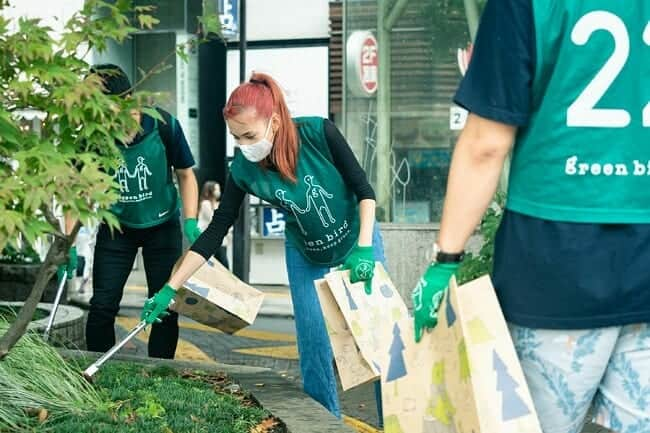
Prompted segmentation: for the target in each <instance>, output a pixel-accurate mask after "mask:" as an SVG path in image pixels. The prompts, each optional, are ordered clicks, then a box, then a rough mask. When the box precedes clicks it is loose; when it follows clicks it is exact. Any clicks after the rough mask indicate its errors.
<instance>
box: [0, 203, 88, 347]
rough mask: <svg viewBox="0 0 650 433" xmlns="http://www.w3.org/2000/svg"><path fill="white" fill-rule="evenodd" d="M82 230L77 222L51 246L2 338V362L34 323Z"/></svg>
mask: <svg viewBox="0 0 650 433" xmlns="http://www.w3.org/2000/svg"><path fill="white" fill-rule="evenodd" d="M51 216H53V215H51ZM55 220H56V219H55ZM80 228H81V222H79V221H77V223H76V224H75V226H74V228H73V229H72V233H70V235H68V236H64V237H63V238H56V239H55V240H54V242H53V243H52V245H51V246H50V249H49V251H48V252H47V256H46V257H45V261H44V262H43V264H42V265H41V268H40V269H39V271H38V275H37V277H36V282H35V283H34V286H33V287H32V291H31V293H30V294H29V297H28V298H27V300H26V301H25V303H24V304H23V307H22V308H21V310H20V313H18V316H17V317H16V320H15V321H14V322H13V323H12V324H11V326H10V327H9V329H8V330H7V332H6V333H5V334H4V335H3V336H2V338H0V360H2V359H3V358H4V357H5V356H7V354H8V353H9V351H10V350H11V349H12V348H13V347H14V346H15V345H16V343H17V342H18V341H19V340H20V338H21V337H22V336H23V335H25V332H26V331H27V327H28V326H29V322H31V321H32V317H34V312H35V311H36V308H37V307H38V303H39V302H40V300H41V297H42V296H43V292H44V291H45V288H46V287H47V283H48V282H49V281H50V280H51V279H52V277H53V276H54V274H55V273H56V268H57V265H58V264H60V263H62V262H63V259H64V258H67V256H68V250H69V249H70V246H71V245H72V243H73V242H74V240H75V239H76V238H77V233H79V229H80Z"/></svg>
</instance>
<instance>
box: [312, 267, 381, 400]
mask: <svg viewBox="0 0 650 433" xmlns="http://www.w3.org/2000/svg"><path fill="white" fill-rule="evenodd" d="M315 284H316V293H318V299H319V301H320V305H321V309H322V311H323V317H324V319H325V327H326V328H327V333H328V335H329V338H330V343H331V345H332V351H333V352H334V360H335V362H336V367H337V370H338V373H339V378H340V379H341V386H342V387H343V390H344V391H347V390H348V389H350V388H354V387H355V386H359V385H362V384H364V383H367V382H370V381H373V380H376V379H378V378H379V371H378V370H377V369H375V368H373V366H371V365H370V364H369V363H368V361H367V360H366V359H365V358H364V357H363V355H362V354H361V352H360V351H359V347H358V346H357V343H356V342H355V341H354V337H353V336H352V332H351V331H350V328H349V327H348V325H347V324H346V322H345V319H344V318H343V314H342V313H341V309H340V308H339V306H338V304H337V303H336V299H335V298H334V295H333V294H332V291H331V290H330V287H329V285H328V284H327V280H324V279H323V280H317V281H315Z"/></svg>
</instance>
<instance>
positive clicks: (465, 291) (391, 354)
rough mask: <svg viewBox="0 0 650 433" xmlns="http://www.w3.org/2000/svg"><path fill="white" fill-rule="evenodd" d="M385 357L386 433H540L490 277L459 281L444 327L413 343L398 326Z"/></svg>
mask: <svg viewBox="0 0 650 433" xmlns="http://www.w3.org/2000/svg"><path fill="white" fill-rule="evenodd" d="M392 326H393V329H392V330H391V331H390V333H388V332H385V334H390V335H389V336H388V338H389V339H390V343H388V344H387V346H386V350H384V354H385V357H384V358H383V365H384V366H385V370H384V372H383V374H382V396H383V404H384V414H385V416H384V425H385V430H384V431H385V432H386V433H406V432H409V433H418V432H420V433H494V432H498V433H541V428H540V425H539V421H538V419H537V415H536V413H535V409H534V407H533V402H532V398H531V396H530V393H529V391H528V387H527V385H526V381H525V378H524V375H523V371H522V369H521V366H520V364H519V360H518V359H517V355H516V352H515V349H514V347H513V344H512V340H511V338H510V334H509V332H508V328H507V325H506V322H505V319H504V318H503V314H502V313H501V309H500V307H499V304H498V301H497V298H496V294H495V292H494V289H493V287H492V284H491V282H490V279H489V277H483V278H480V279H478V280H475V281H472V282H470V283H468V284H465V285H463V286H458V285H457V284H456V282H455V279H452V280H451V282H450V286H449V290H448V291H447V294H446V295H445V298H444V299H443V303H442V304H441V307H440V310H439V313H438V325H437V326H436V327H435V329H434V330H433V331H432V332H430V333H427V334H425V335H424V336H423V338H422V340H421V341H420V343H418V344H416V343H415V342H414V339H413V323H412V320H407V321H398V322H395V323H394V324H393V325H392Z"/></svg>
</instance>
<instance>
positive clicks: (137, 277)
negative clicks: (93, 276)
mask: <svg viewBox="0 0 650 433" xmlns="http://www.w3.org/2000/svg"><path fill="white" fill-rule="evenodd" d="M91 284H92V283H91V282H88V283H87V284H86V287H85V290H84V292H83V293H72V294H71V295H70V303H72V304H75V305H78V306H80V307H82V308H85V309H87V308H88V306H89V302H90V297H91V296H92V288H91V287H88V286H89V285H91ZM255 288H256V289H258V290H260V291H262V292H264V295H265V296H264V302H263V303H262V307H261V308H260V312H259V313H258V314H259V316H262V317H287V318H293V303H292V302H291V295H290V294H289V287H287V286H261V285H256V286H255ZM146 299H147V280H146V277H145V275H144V271H143V270H141V269H137V270H134V271H133V272H132V273H131V275H130V276H129V279H128V280H127V282H126V286H125V287H124V295H123V296H122V302H120V307H121V308H142V305H143V304H144V301H145V300H146Z"/></svg>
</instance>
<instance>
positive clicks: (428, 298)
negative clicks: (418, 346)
mask: <svg viewBox="0 0 650 433" xmlns="http://www.w3.org/2000/svg"><path fill="white" fill-rule="evenodd" d="M459 266H460V263H432V264H431V265H429V268H428V269H427V271H426V272H425V273H424V275H423V276H422V277H420V281H419V282H418V285H417V286H416V287H415V289H413V293H412V294H411V299H413V309H414V319H415V342H416V343H417V342H419V341H420V339H421V338H422V334H423V333H424V330H425V328H426V329H432V328H435V326H436V325H437V324H438V308H439V307H440V302H442V298H443V296H444V295H445V291H446V290H447V287H449V280H450V279H451V277H452V276H455V275H456V273H457V272H458V267H459Z"/></svg>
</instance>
